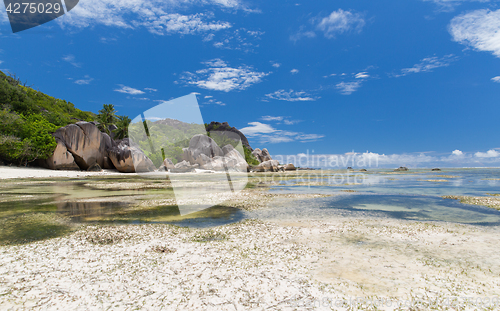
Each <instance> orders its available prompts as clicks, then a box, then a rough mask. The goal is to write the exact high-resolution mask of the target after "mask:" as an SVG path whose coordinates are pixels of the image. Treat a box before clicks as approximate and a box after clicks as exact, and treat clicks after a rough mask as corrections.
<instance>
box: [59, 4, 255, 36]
mask: <svg viewBox="0 0 500 311" xmlns="http://www.w3.org/2000/svg"><path fill="white" fill-rule="evenodd" d="M214 5H215V6H216V7H222V8H224V9H245V6H244V5H243V4H242V3H241V2H239V1H225V0H121V1H116V0H87V1H80V3H79V4H78V5H77V6H76V7H75V8H74V9H73V10H71V12H69V13H68V14H65V15H64V16H62V17H61V18H59V19H58V20H57V21H58V23H59V24H60V25H61V27H66V26H70V27H75V28H85V27H92V26H95V25H104V26H112V27H118V28H130V29H135V28H138V27H145V28H146V29H148V30H149V31H150V32H152V33H155V34H159V35H164V34H172V33H179V34H196V33H204V32H212V31H218V30H221V29H227V28H230V27H231V24H230V23H229V22H225V21H218V20H212V19H213V13H211V11H210V8H208V10H207V9H201V8H198V10H199V11H208V13H197V14H190V15H183V14H179V13H177V12H176V11H177V10H185V9H187V8H190V7H203V6H214Z"/></svg>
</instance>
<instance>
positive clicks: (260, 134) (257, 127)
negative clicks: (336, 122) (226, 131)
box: [240, 122, 324, 144]
mask: <svg viewBox="0 0 500 311" xmlns="http://www.w3.org/2000/svg"><path fill="white" fill-rule="evenodd" d="M248 125H250V126H248V127H244V128H242V129H241V130H240V131H241V132H242V133H243V134H245V136H247V137H249V138H250V139H253V140H256V141H258V142H259V143H261V144H265V143H286V142H292V141H295V142H302V143H306V142H314V141H317V140H319V139H321V138H323V137H324V135H319V134H305V133H302V132H291V131H283V130H278V129H275V128H274V127H272V126H271V125H269V124H265V123H261V122H250V123H248Z"/></svg>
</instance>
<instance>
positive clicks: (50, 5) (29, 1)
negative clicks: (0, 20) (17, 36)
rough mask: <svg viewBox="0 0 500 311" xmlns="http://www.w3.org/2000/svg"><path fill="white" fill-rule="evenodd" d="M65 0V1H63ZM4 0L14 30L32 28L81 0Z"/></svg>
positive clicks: (52, 18) (68, 9)
mask: <svg viewBox="0 0 500 311" xmlns="http://www.w3.org/2000/svg"><path fill="white" fill-rule="evenodd" d="M63 1H64V3H63ZM63 1H61V0H3V3H4V4H5V9H6V11H7V15H8V16H9V21H10V27H11V28H12V32H13V33H16V32H20V31H23V30H26V29H30V28H33V27H36V26H39V25H42V24H45V23H47V22H50V21H51V20H54V19H56V18H58V17H59V16H63V15H64V14H65V13H67V12H69V11H71V10H72V9H73V8H74V7H75V6H76V5H77V4H78V1H79V0H63Z"/></svg>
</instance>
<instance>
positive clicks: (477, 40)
mask: <svg viewBox="0 0 500 311" xmlns="http://www.w3.org/2000/svg"><path fill="white" fill-rule="evenodd" d="M498 29H500V10H496V11H490V10H476V11H472V12H469V13H465V14H462V15H459V16H456V17H455V18H453V19H452V20H451V22H450V25H449V27H448V30H449V32H450V34H451V36H452V37H453V40H454V41H456V42H459V43H461V44H463V45H467V46H470V47H472V48H474V49H476V50H478V51H485V52H491V53H493V55H495V56H496V57H500V32H499V31H498Z"/></svg>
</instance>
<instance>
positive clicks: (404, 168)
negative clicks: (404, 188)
mask: <svg viewBox="0 0 500 311" xmlns="http://www.w3.org/2000/svg"><path fill="white" fill-rule="evenodd" d="M407 170H408V168H407V167H405V166H400V167H399V168H397V169H395V170H394V172H401V171H407Z"/></svg>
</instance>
